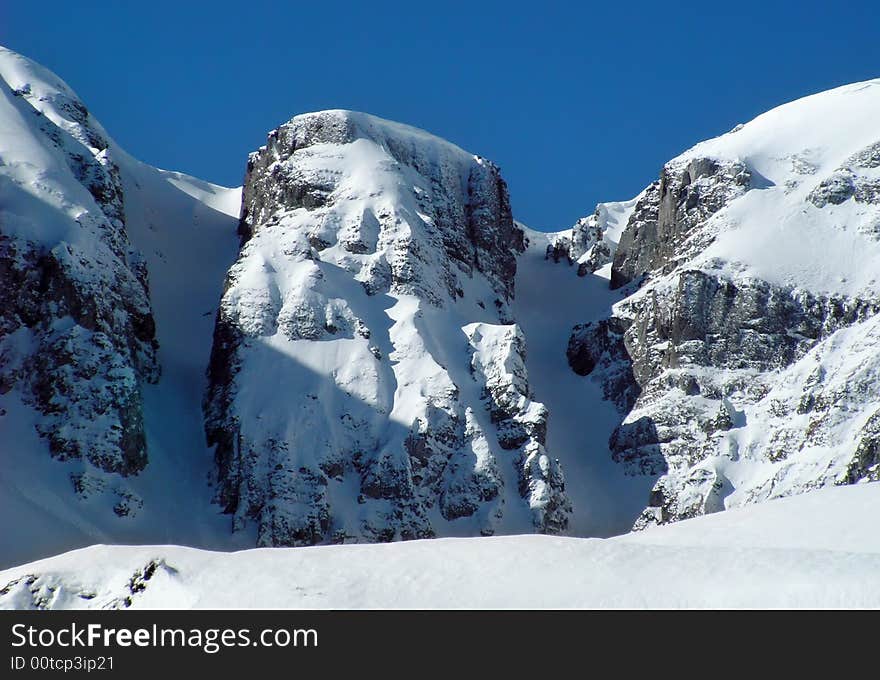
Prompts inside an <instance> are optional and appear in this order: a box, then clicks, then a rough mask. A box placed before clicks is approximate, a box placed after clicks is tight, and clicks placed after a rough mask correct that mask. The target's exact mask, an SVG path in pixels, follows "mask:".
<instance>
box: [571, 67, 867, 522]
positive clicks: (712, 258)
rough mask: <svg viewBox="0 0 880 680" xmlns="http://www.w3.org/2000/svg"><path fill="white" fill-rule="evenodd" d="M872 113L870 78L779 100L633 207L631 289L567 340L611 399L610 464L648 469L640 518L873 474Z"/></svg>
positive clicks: (620, 252)
mask: <svg viewBox="0 0 880 680" xmlns="http://www.w3.org/2000/svg"><path fill="white" fill-rule="evenodd" d="M832 113H833V114H834V115H833V116H832V115H831V114H832ZM878 114H880V83H878V82H877V81H872V82H868V83H864V84H861V85H856V86H848V87H844V88H839V89H837V90H833V91H830V92H827V93H823V94H821V95H816V96H814V97H808V98H806V99H803V100H800V101H798V102H794V103H792V104H788V105H786V106H783V107H780V108H779V109H775V110H774V111H771V112H769V113H767V114H764V115H763V116H761V117H759V118H757V119H756V120H755V121H753V122H751V123H749V124H747V125H745V126H740V127H739V128H737V129H736V130H735V131H733V132H731V133H728V134H727V135H724V136H722V137H719V138H718V139H716V140H711V141H708V142H704V143H703V144H700V145H698V146H696V147H695V148H694V149H692V150H690V151H688V152H687V153H685V154H683V155H682V156H681V157H680V158H678V159H675V160H673V161H671V162H670V163H669V164H667V166H666V167H665V168H664V169H663V172H662V173H661V178H660V181H659V182H656V183H654V184H652V185H651V186H650V187H648V189H647V190H646V192H645V193H644V194H643V196H642V198H641V200H640V201H639V202H638V204H637V205H636V207H635V210H634V212H633V213H632V216H631V217H630V219H629V222H628V224H627V227H626V230H625V231H624V233H623V235H622V236H621V238H620V243H619V246H618V248H617V250H616V254H615V256H614V264H613V267H612V270H611V284H612V286H613V287H619V286H624V285H628V287H627V288H625V289H624V291H625V292H626V293H627V294H629V296H628V297H626V298H625V299H624V300H622V301H620V302H618V303H617V304H615V306H614V309H613V313H612V315H611V317H610V318H608V319H600V320H596V321H593V322H591V323H588V324H584V325H581V326H579V327H577V328H576V329H575V330H574V333H573V335H572V337H571V340H570V342H569V348H568V356H569V361H570V364H571V366H572V368H573V369H574V370H576V371H577V372H579V373H581V374H592V375H593V378H594V379H595V380H598V381H599V382H600V383H601V384H602V385H603V389H604V392H605V395H606V397H607V398H609V399H611V400H612V401H614V402H615V403H616V404H617V405H618V407H619V408H620V410H621V415H622V423H621V424H620V425H619V426H618V427H617V428H616V430H615V431H614V433H613V434H612V436H611V438H610V440H609V446H610V449H611V455H612V457H613V458H614V460H616V461H618V462H619V463H620V464H622V465H623V466H624V468H625V469H626V470H627V471H628V473H629V474H632V475H636V476H640V475H646V476H649V477H657V476H659V479H657V482H656V484H655V486H654V489H653V491H652V493H651V497H650V501H649V504H648V507H647V508H646V509H645V510H644V512H643V513H642V515H641V516H640V518H639V519H638V520H637V521H636V523H635V526H636V528H643V527H645V526H648V525H650V524H655V523H661V524H662V523H666V522H671V521H675V520H678V519H682V518H687V517H692V516H694V515H699V514H703V513H707V512H715V511H718V510H723V509H725V508H729V507H733V506H737V505H742V504H745V503H753V502H758V501H763V500H766V499H769V498H774V497H778V496H786V495H792V494H797V493H802V492H804V491H806V490H809V489H812V488H815V487H819V486H825V485H829V484H846V483H855V482H859V481H865V480H876V479H877V478H878V473H877V464H878V457H877V427H876V424H875V421H876V417H875V414H876V412H877V405H878V403H880V388H878V385H880V383H878V382H877V380H876V366H875V364H876V360H875V355H876V349H877V345H876V331H875V326H876V323H877V319H878V317H877V313H878V311H880V295H878V292H880V291H878V285H877V281H876V278H875V277H876V274H875V272H876V271H877V267H878V265H880V243H878V241H877V235H876V234H877V225H878V224H880V194H878V192H877V187H876V184H877V181H878V175H877V167H878V166H880V156H878V148H880V146H878V142H877V139H878V137H880V129H878V128H877V125H876V121H877V120H878ZM829 116H831V118H829ZM832 119H833V120H835V121H836V123H835V124H834V125H830V124H829V122H828V121H829V120H832ZM838 123H839V125H838ZM843 130H845V132H843ZM635 287H637V288H638V289H637V290H635V292H632V291H633V289H634V288H635Z"/></svg>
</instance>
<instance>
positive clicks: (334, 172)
mask: <svg viewBox="0 0 880 680" xmlns="http://www.w3.org/2000/svg"><path fill="white" fill-rule="evenodd" d="M240 235H241V238H242V248H241V253H240V255H239V259H238V261H237V262H236V263H235V265H234V266H233V267H232V269H231V270H230V272H229V275H228V277H227V282H226V291H225V293H224V296H223V300H222V303H221V306H220V310H219V313H218V317H217V325H216V332H215V338H214V347H213V351H212V357H211V366H210V375H209V381H210V385H209V393H208V395H207V398H206V401H205V413H206V432H207V437H208V442H209V444H210V445H213V446H215V447H216V448H215V451H216V459H217V464H218V492H217V500H218V501H219V502H220V503H221V504H222V505H223V507H224V509H225V510H226V511H227V512H229V513H231V514H232V515H233V526H234V528H236V529H240V528H243V527H244V526H246V525H247V524H248V523H249V522H251V521H253V522H255V524H256V526H257V532H258V542H259V544H261V545H300V544H311V543H317V542H326V541H351V540H355V541H357V540H371V541H374V540H392V539H399V538H402V539H406V538H417V537H424V536H433V535H438V534H444V533H448V532H450V531H452V530H453V529H452V527H453V526H458V527H462V526H467V527H470V529H467V530H468V531H470V532H472V533H483V534H491V533H493V532H495V531H496V530H497V528H498V527H499V526H502V525H503V523H504V522H506V521H513V520H512V519H511V520H507V519H506V515H507V514H511V515H512V514H514V513H513V512H510V510H511V509H510V508H506V507H505V505H506V504H511V503H513V504H517V505H519V504H522V505H523V506H525V507H527V508H530V510H531V513H530V514H531V517H532V522H533V525H534V528H535V529H537V530H539V531H558V530H560V529H562V528H564V527H565V525H566V518H567V513H568V511H569V507H568V505H567V501H566V500H565V497H564V494H563V481H562V474H561V470H560V468H559V465H558V464H557V463H556V462H555V461H553V460H552V459H551V458H549V456H548V455H547V453H546V452H545V451H544V440H543V434H542V424H541V423H542V421H543V420H545V419H546V412H545V411H542V407H541V406H540V405H539V404H536V403H534V402H532V401H531V396H530V392H529V391H528V389H527V383H523V381H525V380H526V376H525V374H524V370H525V369H524V366H523V364H522V359H521V354H522V352H523V347H522V340H521V337H520V336H519V335H518V331H517V329H516V327H515V325H513V324H512V323H511V322H512V319H511V314H510V308H509V304H510V302H511V300H512V297H513V293H514V291H513V282H514V274H515V271H516V255H517V253H518V252H521V251H522V250H523V247H524V246H523V232H522V231H521V230H520V229H519V228H518V227H517V226H516V225H515V224H514V223H513V220H512V218H511V214H510V207H509V202H508V197H507V189H506V185H505V183H504V181H503V180H502V178H501V175H500V173H499V171H498V169H497V168H496V167H495V166H494V165H493V164H491V163H490V162H488V161H486V160H484V159H481V158H479V157H474V156H471V155H470V154H467V153H465V152H464V151H462V150H461V149H458V148H457V147H454V146H453V145H451V144H449V143H447V142H443V141H442V140H438V139H437V138H434V137H432V136H430V135H428V134H426V133H424V132H421V131H419V130H415V129H413V128H409V127H406V126H402V125H397V124H394V123H389V122H386V121H382V120H380V119H377V118H373V117H371V116H367V115H365V114H357V113H352V112H345V111H328V112H322V113H317V114H308V115H304V116H297V117H296V118H294V119H293V120H291V121H290V122H289V123H287V124H285V125H283V126H281V127H280V128H279V129H278V130H275V131H273V132H271V133H270V134H269V138H268V142H267V145H266V146H265V147H263V148H261V149H260V150H259V151H257V152H256V153H254V154H252V155H251V157H250V159H249V161H248V169H247V176H246V180H245V187H244V203H243V207H242V218H241V225H240ZM473 323H477V324H480V326H479V328H480V329H482V330H479V329H478V328H475V327H472V326H468V324H473ZM468 328H470V329H471V330H470V331H468V330H467V329H468ZM490 328H491V329H493V330H491V332H490V331H489V330H488V329H490ZM499 334H500V337H501V338H504V340H503V341H502V340H501V339H499V338H498V337H496V336H498V335H499ZM477 336H479V338H486V337H492V338H494V339H495V340H493V342H497V344H498V347H497V351H499V352H502V356H500V357H498V358H492V359H491V360H489V359H486V357H485V353H484V351H483V349H482V348H484V347H485V341H484V340H481V339H477ZM472 357H482V358H481V359H480V360H479V361H476V359H475V360H474V361H476V363H472ZM516 357H520V358H519V359H517V358H516ZM498 362H500V363H498ZM511 362H512V363H511ZM496 364H497V365H496ZM511 367H512V368H511ZM506 477H511V478H513V479H516V485H515V486H516V488H518V489H519V493H518V495H517V497H510V494H509V493H508V492H507V491H506V490H505V483H504V479H505V478H506ZM527 529H528V528H523V529H521V530H527ZM455 530H456V531H461V530H462V529H461V528H459V529H455Z"/></svg>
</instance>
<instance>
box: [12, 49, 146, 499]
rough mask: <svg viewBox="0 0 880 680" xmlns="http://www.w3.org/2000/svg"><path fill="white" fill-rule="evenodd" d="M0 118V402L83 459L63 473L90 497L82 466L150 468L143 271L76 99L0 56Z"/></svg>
mask: <svg viewBox="0 0 880 680" xmlns="http://www.w3.org/2000/svg"><path fill="white" fill-rule="evenodd" d="M0 49H2V48H0ZM0 117H2V119H3V120H4V122H5V124H6V125H7V127H6V128H4V131H3V135H2V136H0V195H2V197H3V198H2V200H0V393H3V394H7V393H10V392H11V391H13V390H14V391H16V393H17V394H19V395H20V398H21V399H22V401H24V402H25V403H26V404H28V405H29V406H31V407H33V409H35V410H36V411H37V412H38V413H39V414H40V416H39V418H38V420H37V422H36V424H35V427H36V428H37V430H38V432H39V434H40V435H41V436H42V437H44V438H45V440H46V441H47V442H48V446H49V450H50V451H51V454H52V455H53V456H54V457H56V458H58V459H61V460H80V461H83V462H84V463H86V464H87V465H86V466H85V467H83V466H79V467H78V468H77V470H78V472H77V473H76V474H74V475H73V476H72V477H71V479H72V481H73V488H74V489H75V490H76V491H78V492H80V493H81V494H84V495H87V494H88V493H89V492H90V489H93V487H94V485H95V484H98V485H104V484H105V481H104V480H101V479H97V478H95V479H92V477H91V473H90V472H89V470H90V469H91V470H97V471H99V473H104V472H109V473H118V474H120V475H123V476H125V475H131V474H134V473H137V472H138V471H140V470H142V469H143V468H144V466H145V465H146V464H147V460H148V459H147V448H146V438H145V433H144V419H143V411H142V398H141V386H142V385H143V384H144V383H145V382H154V381H156V380H157V379H158V376H159V368H158V364H157V361H156V348H157V344H156V339H155V323H154V321H153V316H152V313H151V308H150V301H149V289H148V280H147V271H146V267H145V266H144V264H143V260H142V258H141V256H140V254H139V253H137V252H136V251H135V250H134V249H132V247H131V246H130V244H129V242H128V237H127V234H126V230H125V212H124V196H123V191H122V185H121V181H120V177H119V169H118V167H117V165H116V163H115V161H114V159H113V155H112V152H111V150H110V148H109V147H110V144H109V142H108V140H107V138H106V136H105V134H104V132H103V131H102V130H101V128H100V126H99V125H98V124H97V123H95V121H94V120H93V119H92V118H91V117H90V115H89V113H88V111H87V110H86V108H85V106H84V105H83V104H82V103H81V102H80V101H79V100H78V99H77V98H76V96H75V95H74V94H73V93H72V92H71V91H70V90H69V89H68V88H67V87H66V86H65V85H64V84H63V83H61V82H60V81H58V80H57V79H55V78H54V76H51V74H47V73H45V72H43V71H41V70H39V68H38V67H36V66H35V65H34V64H32V63H31V62H28V61H26V60H24V59H23V58H21V57H18V55H15V54H14V53H12V52H9V51H8V50H3V59H2V60H0ZM4 445H5V446H14V445H15V444H14V443H12V442H7V443H5V444H4ZM89 466H91V467H89ZM99 476H100V475H99ZM119 494H120V500H119V504H118V508H119V510H118V514H127V513H129V512H131V511H132V510H133V508H134V507H135V506H137V504H138V502H139V501H138V500H137V499H136V498H134V497H133V496H132V495H131V494H130V493H128V492H127V491H125V490H122V489H120V490H119Z"/></svg>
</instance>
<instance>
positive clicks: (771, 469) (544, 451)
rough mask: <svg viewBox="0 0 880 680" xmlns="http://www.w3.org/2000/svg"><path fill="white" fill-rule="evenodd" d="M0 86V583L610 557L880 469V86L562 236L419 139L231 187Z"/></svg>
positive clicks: (364, 128) (272, 166) (494, 173)
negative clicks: (692, 523) (320, 564)
mask: <svg viewBox="0 0 880 680" xmlns="http://www.w3.org/2000/svg"><path fill="white" fill-rule="evenodd" d="M0 80H2V83H0V91H2V97H0V513H3V514H4V516H6V517H14V518H15V520H14V521H12V522H10V523H9V526H8V530H5V531H4V532H0V566H9V565H12V564H20V563H23V562H26V561H31V560H33V559H36V558H40V557H45V556H47V555H51V554H57V553H59V552H61V551H64V550H68V549H72V548H78V547H82V546H85V545H88V544H92V543H95V542H102V543H122V542H124V543H139V544H144V543H164V544H181V545H187V546H193V547H197V548H203V549H213V550H230V549H239V548H251V547H254V546H300V545H311V544H315V543H350V542H383V541H390V540H400V539H411V538H426V537H470V536H483V537H486V536H490V535H499V534H522V533H533V532H538V533H550V534H567V535H571V536H579V537H607V536H612V535H616V534H622V533H625V532H628V531H629V530H630V529H632V528H636V529H643V528H645V527H648V526H650V525H653V524H665V523H669V522H673V521H676V520H680V519H686V518H690V517H693V516H696V515H701V514H706V513H713V512H716V511H718V510H723V509H726V508H731V507H735V506H739V505H746V504H751V503H756V502H759V501H764V500H768V499H772V498H775V497H778V496H788V495H795V494H800V493H802V492H806V491H810V490H812V489H816V488H818V487H823V486H833V485H848V484H853V483H856V482H864V481H875V480H877V478H878V476H880V472H878V470H880V459H878V455H880V454H878V450H880V449H878V447H880V439H878V438H880V388H878V386H877V385H878V381H877V380H876V379H875V376H876V375H877V373H878V370H880V364H878V360H877V356H878V354H880V353H878V351H877V349H878V342H880V330H878V324H880V317H878V314H877V313H878V311H880V299H878V285H880V284H878V283H877V281H876V274H875V271H877V269H878V267H877V265H878V264H880V127H878V125H877V123H876V121H878V120H880V81H870V82H867V83H861V84H858V85H851V86H847V87H843V88H838V89H836V90H832V91H829V92H825V93H822V94H819V95H814V96H812V97H807V98H805V99H802V100H799V101H797V102H793V103H791V104H788V105H785V106H782V107H779V108H778V109H774V110H773V111H771V112H769V113H767V114H764V115H763V116H760V117H759V118H757V119H755V120H754V121H752V122H750V123H748V124H746V125H743V126H739V127H738V128H737V129H736V130H734V131H732V132H730V133H728V134H726V135H723V136H721V137H719V138H717V139H714V140H710V141H708V142H704V143H702V144H699V145H697V146H696V147H694V148H693V149H691V150H689V151H687V152H686V153H684V154H682V155H681V156H680V157H678V158H676V159H674V160H672V161H670V162H669V163H667V164H666V166H665V167H664V168H663V170H662V172H661V176H660V179H659V181H657V182H654V183H652V184H650V185H649V186H648V187H646V189H645V190H644V191H643V192H642V193H640V194H639V195H638V196H637V197H635V198H633V199H632V200H629V201H623V202H610V203H603V204H600V205H599V206H597V207H596V209H595V211H594V212H593V213H592V214H591V215H590V216H588V217H585V218H583V219H581V220H579V221H578V222H577V223H576V224H575V225H573V227H572V228H571V229H568V230H565V231H561V232H557V233H552V234H546V233H540V232H535V231H532V230H530V229H529V228H528V227H526V226H524V225H522V224H520V223H518V222H516V221H515V220H514V219H513V216H512V214H511V209H510V202H509V198H508V193H507V187H506V184H505V182H504V180H503V178H502V176H501V172H500V170H499V168H498V167H497V166H495V165H494V164H492V163H491V162H490V161H487V160H486V159H483V158H481V157H479V156H474V155H472V154H470V153H468V152H465V151H463V150H462V149H460V148H458V147H456V146H455V145H453V144H451V143H449V142H446V141H444V140H441V139H438V138H436V137H434V136H432V135H430V134H428V133H426V132H423V131H421V130H417V129H414V128H411V127H408V126H405V125H401V124H397V123H392V122H388V121H384V120H381V119H378V118H375V117H372V116H369V115H366V114H362V113H354V112H350V111H324V112H320V113H312V114H306V115H301V116H296V117H295V118H293V119H292V120H290V121H289V122H288V123H285V124H284V125H282V126H280V127H279V128H278V129H277V130H274V131H272V132H271V133H270V134H269V137H268V140H267V143H266V145H265V146H264V147H261V148H260V149H259V150H258V151H256V152H255V153H253V154H251V156H250V158H249V159H242V165H243V170H244V171H245V177H244V186H243V187H242V188H241V189H238V188H235V189H227V188H223V187H218V186H215V185H211V184H208V183H206V182H203V181H201V180H198V179H195V178H192V177H188V176H186V175H182V174H180V173H174V172H169V171H164V170H158V169H156V168H152V167H149V166H147V165H144V164H143V163H140V162H139V161H137V160H136V159H133V158H132V157H131V156H129V155H128V154H126V153H125V151H124V150H122V149H121V148H120V147H119V146H118V145H117V144H116V143H114V142H113V140H112V139H111V138H110V137H109V135H108V134H107V132H106V131H104V130H103V128H102V127H101V126H100V124H99V123H98V122H97V121H95V120H94V118H93V117H92V116H91V115H90V114H89V112H88V109H87V108H86V106H85V105H84V104H83V102H81V101H80V100H79V99H78V98H77V97H76V95H75V94H74V93H73V92H72V91H71V90H70V88H69V87H67V86H66V85H65V84H64V83H63V82H62V81H61V80H60V79H58V78H57V77H56V76H55V75H53V74H51V73H49V72H47V71H46V70H45V69H43V68H41V67H40V66H39V65H36V64H34V63H33V62H31V61H29V60H27V59H25V58H24V57H21V56H20V55H17V54H15V53H13V52H11V51H9V50H5V49H0ZM829 121H834V124H830V123H829ZM832 496H833V494H832V495H828V494H826V495H821V494H820V495H817V496H816V497H817V498H820V497H821V498H832ZM816 502H820V501H816ZM791 507H795V506H791ZM756 516H757V515H756ZM719 521H720V520H719ZM719 526H720V524H719ZM646 535H647V534H646ZM669 535H671V534H669ZM548 540H549V539H548ZM625 543H626V541H623V540H621V541H620V544H625ZM502 544H503V545H505V546H520V547H521V548H522V549H523V550H530V549H531V548H530V547H529V546H539V545H540V546H556V547H553V550H556V549H557V547H559V546H568V545H569V544H568V543H567V542H566V541H564V540H561V539H560V541H559V542H555V543H554V542H549V543H547V542H541V541H539V540H537V539H535V540H534V541H532V542H529V541H528V540H525V539H523V540H518V541H513V542H510V543H504V542H495V541H492V542H489V543H488V544H487V545H492V546H497V545H502ZM419 545H427V544H421V543H420V544H419ZM437 545H438V546H450V545H456V546H457V545H461V546H465V545H467V546H471V545H480V544H479V543H473V542H464V543H457V542H455V541H453V542H443V543H438V544H437ZM584 545H592V544H584ZM615 545H616V544H615ZM439 549H440V548H438V550H439ZM458 549H459V548H455V549H454V550H458ZM462 549H463V548H462ZM471 549H472V548H468V550H471ZM474 549H476V548H474ZM480 549H482V548H480ZM485 549H486V550H489V551H490V552H491V550H494V548H485ZM516 549H517V550H518V549H520V548H519V547H518V548H516ZM559 549H560V550H562V548H559ZM370 550H372V549H370ZM413 550H416V549H415V548H413ZM419 550H422V548H419ZM505 550H507V548H505ZM565 550H568V548H565ZM565 550H563V552H564V551H565ZM579 550H580V548H578V549H577V550H575V551H574V552H575V553H577V552H578V551H579ZM590 550H592V548H590ZM119 554H120V555H122V554H123V553H122V552H120V553H119ZM132 554H134V553H132ZM144 554H146V553H144ZM176 554H177V553H175V555H176ZM180 554H181V555H182V554H184V553H183V552H181V553H180ZM284 554H287V553H284ZM327 554H329V553H327ZM379 554H382V553H379V552H377V553H376V555H379ZM388 554H390V553H388ZM400 554H401V555H402V554H404V552H401V553H400ZM137 555H141V553H137ZM495 557H499V555H495ZM113 559H116V558H115V557H114V558H113ZM120 559H123V558H120ZM124 559H128V558H127V557H126V558H124ZM187 559H188V558H187ZM193 559H194V560H195V561H194V562H193V564H196V563H199V564H201V563H202V562H200V560H201V558H198V559H195V558H193ZM279 559H280V558H279ZM284 559H287V558H284ZM585 559H587V558H586V557H585ZM123 561H124V560H123ZM125 564H128V563H127V562H125ZM126 568H128V567H127V566H126ZM2 587H3V583H0V588H2ZM108 587H109V586H108ZM0 592H2V590H0ZM10 592H11V591H10ZM16 597H17V596H16ZM16 601H18V600H16Z"/></svg>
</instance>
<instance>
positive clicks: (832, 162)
mask: <svg viewBox="0 0 880 680" xmlns="http://www.w3.org/2000/svg"><path fill="white" fill-rule="evenodd" d="M878 111H880V79H876V80H869V81H865V82H862V83H855V84H852V85H845V86H843V87H839V88H836V89H833V90H829V91H826V92H821V93H819V94H815V95H812V96H809V97H804V98H802V99H798V100H797V101H794V102H791V103H789V104H785V105H783V106H779V107H777V108H775V109H773V110H771V111H768V112H767V113H765V114H763V115H761V116H758V117H757V118H755V119H754V120H752V121H750V122H749V123H747V124H746V125H743V126H741V127H740V128H738V129H735V130H734V131H732V132H730V133H728V134H726V135H722V136H721V137H717V138H715V139H711V140H708V141H706V142H703V143H701V144H697V145H696V146H694V147H693V148H692V149H690V150H688V151H687V152H685V153H684V154H682V155H681V156H679V157H678V158H676V159H673V160H672V161H671V162H670V163H671V164H681V163H685V162H687V161H689V160H692V159H695V158H712V159H717V160H722V161H724V160H726V161H739V162H742V163H744V164H745V165H746V166H747V167H748V168H749V169H750V170H751V171H752V172H753V174H756V175H757V177H758V178H759V179H758V180H757V183H758V184H759V185H760V186H759V188H758V190H757V191H749V192H748V193H747V194H746V195H744V196H743V197H742V198H740V199H739V200H737V201H735V202H734V203H732V204H731V205H730V206H729V207H728V208H727V209H726V210H723V211H722V212H721V213H719V214H718V215H717V216H716V217H715V218H713V219H715V220H717V221H718V222H719V223H720V224H719V232H720V233H719V236H718V238H717V239H716V240H715V242H714V243H713V244H712V245H711V246H710V247H708V248H707V249H706V250H705V251H704V252H703V253H702V255H701V256H700V257H699V258H698V259H697V260H696V261H695V262H694V263H693V264H694V266H705V267H707V268H708V269H710V270H720V271H722V272H723V271H726V270H728V271H729V270H732V271H733V272H735V274H736V275H737V276H744V275H745V276H753V277H756V278H760V279H762V280H765V281H768V282H770V283H773V284H776V285H780V286H795V287H798V288H804V289H808V290H810V291H813V292H815V293H826V294H833V293H837V294H843V295H849V296H861V297H869V296H876V295H877V294H878V292H880V280H878V275H877V263H878V262H880V239H878V235H880V205H878V203H877V202H873V203H872V202H871V201H868V200H864V199H860V198H859V197H858V196H857V197H856V200H844V201H840V202H837V201H829V202H828V203H824V204H823V203H822V201H816V200H815V194H814V192H816V190H817V188H819V187H821V186H822V185H823V184H824V185H825V186H826V187H829V185H830V187H831V188H833V187H834V185H835V184H837V185H839V187H840V188H841V189H844V190H845V189H846V187H847V185H850V184H852V183H853V180H855V182H854V183H855V184H856V187H855V188H856V189H858V188H859V185H861V186H862V187H864V188H865V189H867V190H869V191H872V192H873V193H874V194H877V193H878V188H880V146H878V144H880V125H878V122H877V115H878ZM854 159H856V160H857V159H861V160H862V163H858V162H856V163H853V160H854ZM829 180H832V181H831V182H829ZM811 195H812V196H811ZM851 195H852V193H850V196H851ZM844 197H845V194H843V195H840V198H844ZM846 198H848V197H846ZM865 198H868V197H867V196H866V197H865ZM817 203H820V204H821V205H817Z"/></svg>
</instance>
